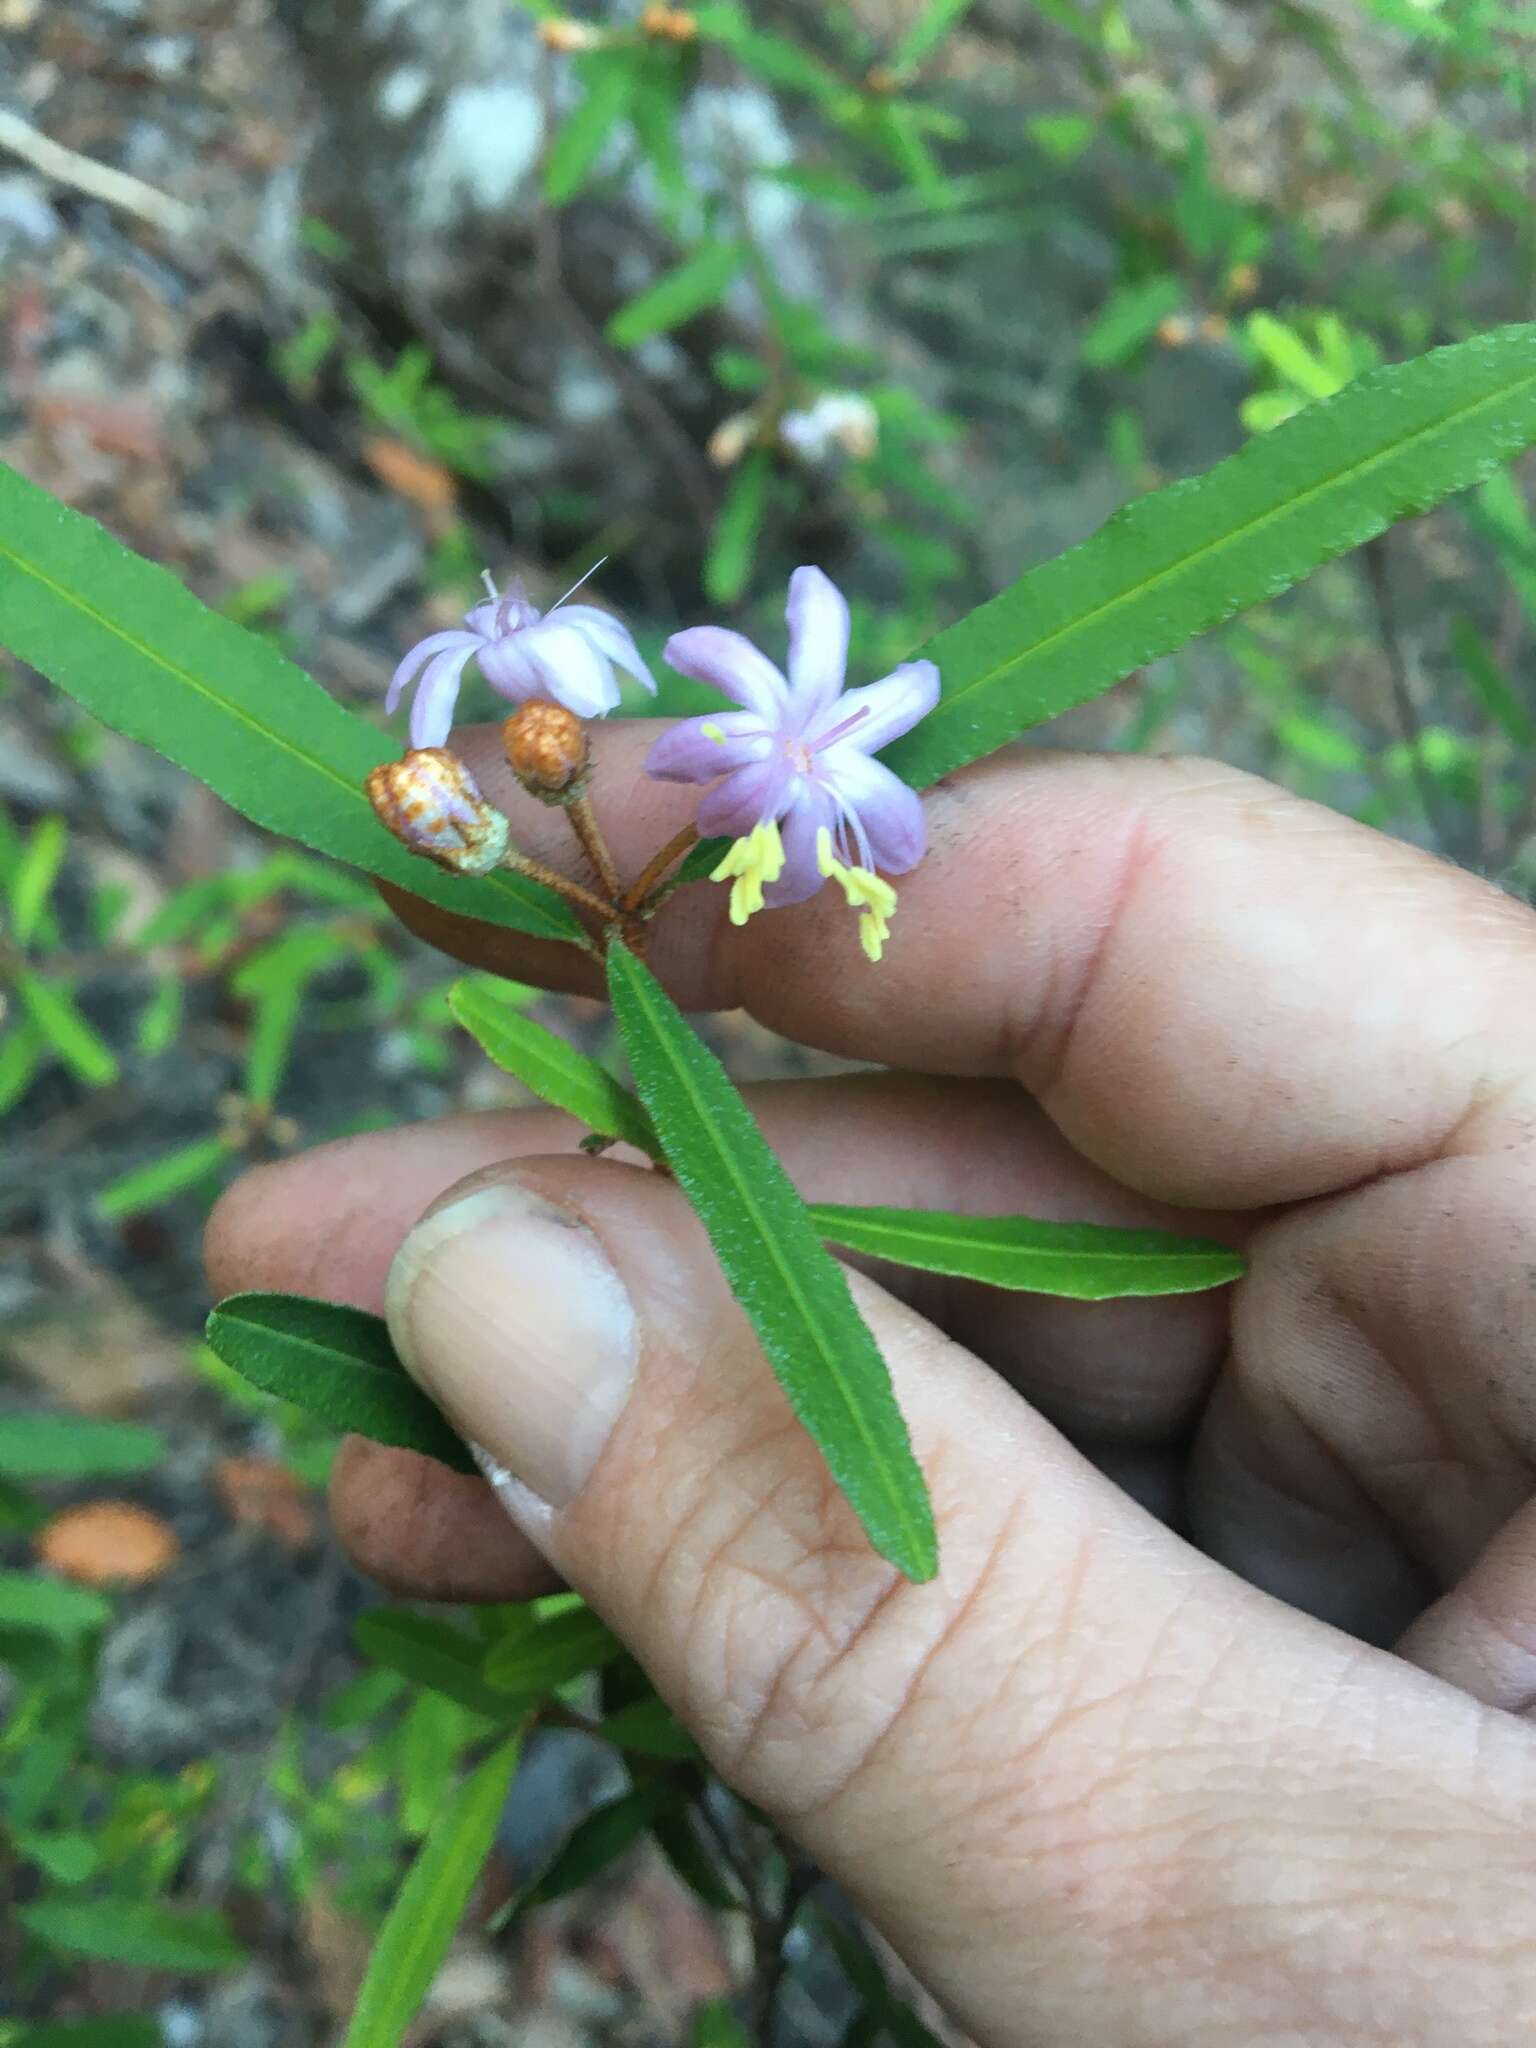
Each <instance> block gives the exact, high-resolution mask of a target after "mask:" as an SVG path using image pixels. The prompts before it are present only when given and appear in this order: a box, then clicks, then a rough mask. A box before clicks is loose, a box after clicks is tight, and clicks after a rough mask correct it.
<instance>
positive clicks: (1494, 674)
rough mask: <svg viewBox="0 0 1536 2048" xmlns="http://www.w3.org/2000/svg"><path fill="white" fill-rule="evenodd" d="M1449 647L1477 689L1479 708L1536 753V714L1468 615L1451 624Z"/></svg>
mask: <svg viewBox="0 0 1536 2048" xmlns="http://www.w3.org/2000/svg"><path fill="white" fill-rule="evenodd" d="M1451 648H1452V651H1453V652H1454V653H1455V656H1456V660H1457V662H1458V664H1459V665H1460V668H1461V672H1462V674H1463V675H1464V676H1465V677H1466V679H1467V681H1468V682H1469V683H1470V684H1471V685H1472V688H1473V689H1474V690H1475V691H1476V692H1477V695H1478V698H1479V699H1480V701H1481V703H1482V706H1483V709H1484V710H1485V711H1486V712H1487V713H1488V715H1489V717H1490V718H1491V719H1492V720H1493V721H1494V723H1495V724H1496V725H1498V726H1499V727H1500V728H1501V729H1502V731H1503V733H1504V736H1505V738H1506V739H1509V740H1512V741H1513V742H1514V744H1515V745H1516V746H1517V747H1521V748H1523V749H1526V750H1528V751H1530V752H1531V753H1536V716H1533V715H1532V713H1531V709H1530V706H1529V705H1528V704H1526V703H1525V701H1524V699H1523V698H1521V696H1520V695H1519V694H1518V692H1517V691H1516V690H1515V688H1514V686H1513V684H1512V683H1511V682H1510V680H1509V678H1508V677H1507V676H1506V675H1505V673H1504V671H1503V669H1502V668H1500V666H1499V663H1498V660H1497V658H1496V657H1495V655H1494V652H1493V649H1492V648H1491V647H1490V646H1489V645H1488V642H1487V641H1486V640H1485V639H1484V638H1483V636H1482V634H1481V633H1479V632H1478V630H1477V628H1476V627H1475V626H1474V625H1473V624H1472V622H1471V620H1470V619H1457V620H1455V621H1454V622H1453V623H1452V626H1451Z"/></svg>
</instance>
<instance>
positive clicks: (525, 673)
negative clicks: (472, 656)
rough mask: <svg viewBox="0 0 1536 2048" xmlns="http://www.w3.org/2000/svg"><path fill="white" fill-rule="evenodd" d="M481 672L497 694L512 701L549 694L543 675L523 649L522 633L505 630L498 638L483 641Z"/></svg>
mask: <svg viewBox="0 0 1536 2048" xmlns="http://www.w3.org/2000/svg"><path fill="white" fill-rule="evenodd" d="M480 673H481V675H483V676H484V677H485V680H486V681H487V682H488V683H489V684H490V686H491V688H492V689H493V690H494V691H495V692H496V694H497V696H498V697H505V698H506V699H507V701H508V703H510V704H523V703H526V702H527V700H528V699H529V698H530V697H539V696H547V695H548V687H547V685H546V684H545V681H544V678H543V677H542V676H541V675H540V674H539V671H538V670H537V669H536V668H535V667H534V665H533V663H532V661H530V660H529V658H528V656H527V655H526V654H525V653H524V652H523V642H522V635H521V634H520V633H504V634H503V635H502V637H501V638H500V639H499V640H486V641H483V642H482V643H481V647H480Z"/></svg>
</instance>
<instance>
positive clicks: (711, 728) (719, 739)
mask: <svg viewBox="0 0 1536 2048" xmlns="http://www.w3.org/2000/svg"><path fill="white" fill-rule="evenodd" d="M699 731H700V732H701V733H703V735H704V737H705V739H707V740H713V741H714V743H715V745H716V746H717V747H723V746H724V745H725V728H724V726H721V725H716V724H715V721H714V720H713V719H710V720H709V721H708V722H707V723H706V724H704V725H701V726H700V727H699Z"/></svg>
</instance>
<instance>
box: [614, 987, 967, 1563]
mask: <svg viewBox="0 0 1536 2048" xmlns="http://www.w3.org/2000/svg"><path fill="white" fill-rule="evenodd" d="M621 971H623V972H625V973H627V972H628V969H627V967H626V968H625V969H623V970H621ZM631 986H632V988H633V989H634V990H635V992H636V993H637V994H638V996H639V1000H640V1004H641V1007H642V1008H643V1009H644V1010H645V1012H646V1014H647V1016H648V1017H649V1018H650V1020H651V1022H652V1024H653V1025H656V1013H655V1010H654V1007H653V1005H652V1003H651V1000H650V994H649V991H648V990H647V989H646V987H645V984H644V982H643V981H641V980H640V979H639V977H638V976H637V977H635V978H634V979H633V981H632V983H631ZM667 1021H668V1020H667V1019H666V1018H665V1016H663V1017H662V1019H661V1024H660V1025H657V1028H656V1033H655V1043H656V1044H657V1045H658V1046H660V1048H661V1050H662V1051H663V1053H664V1054H665V1056H666V1058H667V1062H668V1064H669V1066H670V1067H671V1068H672V1071H673V1073H674V1074H675V1075H676V1076H677V1077H678V1078H679V1080H680V1081H681V1082H682V1085H683V1089H684V1091H685V1093H686V1094H687V1096H688V1099H689V1101H690V1103H691V1105H692V1106H693V1109H694V1111H695V1113H696V1116H697V1118H698V1121H699V1124H700V1126H701V1128H702V1130H703V1132H704V1134H705V1137H706V1139H707V1140H708V1141H709V1143H710V1145H711V1147H712V1148H713V1149H714V1151H715V1152H716V1155H717V1157H718V1158H719V1159H720V1160H721V1161H722V1162H723V1164H724V1167H725V1171H726V1174H727V1177H728V1178H729V1179H730V1181H731V1183H732V1185H733V1186H734V1187H735V1188H736V1189H737V1191H738V1193H739V1196H740V1199H741V1202H742V1205H743V1207H744V1208H745V1209H746V1211H747V1213H748V1215H749V1216H750V1217H751V1219H752V1222H753V1224H754V1225H755V1226H756V1227H757V1232H758V1236H759V1238H760V1240H761V1242H762V1244H763V1245H764V1246H765V1248H766V1249H767V1251H768V1255H769V1258H770V1260H771V1261H772V1264H773V1266H774V1269H775V1271H776V1272H778V1273H779V1274H780V1275H781V1276H782V1278H783V1282H784V1286H785V1290H786V1292H787V1293H788V1294H789V1295H790V1297H791V1298H792V1300H793V1301H794V1302H795V1304H796V1306H797V1307H798V1309H799V1311H800V1313H801V1315H802V1317H803V1318H804V1320H805V1322H806V1323H807V1325H808V1326H809V1327H810V1328H811V1329H812V1330H813V1331H815V1332H816V1334H817V1336H818V1338H819V1339H820V1340H821V1349H822V1350H823V1352H824V1353H825V1355H826V1357H827V1358H828V1360H829V1362H830V1364H831V1367H832V1376H833V1378H834V1380H835V1381H836V1383H837V1385H838V1387H839V1388H840V1390H841V1391H842V1394H843V1400H844V1404H845V1406H846V1407H847V1409H848V1412H849V1414H850V1415H851V1416H852V1418H853V1423H854V1427H855V1429H856V1430H857V1432H858V1434H859V1436H860V1438H861V1440H862V1441H863V1444H864V1447H865V1449H866V1450H867V1451H868V1452H869V1454H870V1469H872V1470H873V1471H875V1472H877V1473H878V1474H879V1475H880V1488H881V1491H882V1492H883V1493H885V1494H886V1496H887V1498H888V1499H889V1500H890V1501H891V1503H892V1504H893V1506H894V1508H895V1512H896V1519H897V1525H898V1526H899V1527H900V1528H901V1529H903V1530H904V1531H905V1532H906V1540H907V1544H908V1556H909V1558H910V1560H911V1561H912V1562H913V1563H914V1564H918V1563H919V1562H920V1561H921V1560H922V1558H923V1557H924V1555H925V1552H926V1548H927V1546H926V1544H925V1542H924V1541H923V1538H924V1536H925V1533H926V1532H925V1531H924V1530H923V1529H922V1528H921V1527H920V1526H919V1525H918V1524H917V1523H915V1522H914V1520H913V1518H912V1516H911V1514H910V1513H909V1512H908V1510H907V1507H906V1505H905V1503H904V1502H903V1500H902V1498H901V1495H900V1493H899V1491H898V1490H897V1489H896V1488H895V1486H894V1485H893V1484H892V1483H891V1481H890V1480H889V1478H888V1477H887V1476H886V1473H885V1454H884V1450H883V1448H882V1446H881V1445H880V1444H878V1443H877V1442H876V1440H875V1438H874V1437H873V1436H872V1435H871V1434H870V1431H869V1428H868V1425H867V1423H866V1422H865V1420H864V1417H863V1414H862V1411H861V1409H860V1407H859V1404H858V1403H857V1402H856V1401H854V1400H853V1399H852V1398H851V1397H850V1395H849V1392H848V1383H847V1379H846V1376H845V1375H844V1373H843V1372H842V1370H841V1368H840V1364H839V1360H838V1356H837V1348H836V1346H835V1345H834V1344H832V1343H831V1342H830V1341H829V1333H828V1332H827V1330H826V1329H825V1327H824V1326H823V1324H822V1322H821V1319H820V1317H819V1316H817V1315H815V1314H813V1313H812V1311H811V1308H810V1306H809V1304H808V1303H807V1301H806V1298H805V1296H804V1294H803V1292H802V1291H801V1288H800V1285H799V1282H798V1280H797V1278H796V1275H795V1270H794V1268H793V1266H791V1265H790V1264H789V1263H788V1261H787V1260H785V1259H784V1258H783V1257H782V1256H781V1254H780V1251H779V1248H778V1245H777V1243H776V1242H775V1240H774V1237H773V1234H772V1232H771V1231H770V1230H769V1229H767V1228H766V1227H765V1219H764V1217H763V1213H762V1210H761V1207H760V1205H759V1203H758V1201H757V1198H756V1196H755V1195H754V1193H753V1191H752V1189H751V1187H750V1185H749V1183H748V1182H747V1181H746V1180H745V1178H744V1177H743V1176H742V1175H741V1174H740V1173H739V1172H738V1170H737V1167H736V1163H735V1161H734V1160H733V1159H732V1157H731V1154H730V1152H729V1150H728V1149H727V1148H725V1147H722V1146H719V1145H717V1144H716V1143H715V1133H714V1128H713V1125H712V1124H711V1122H710V1119H709V1115H708V1105H707V1104H706V1103H705V1102H704V1100H703V1098H702V1097H701V1096H700V1094H699V1092H698V1090H697V1088H696V1087H695V1085H694V1081H693V1076H692V1074H691V1072H690V1071H689V1069H688V1067H687V1066H686V1065H685V1064H684V1063H682V1062H680V1061H678V1060H676V1059H674V1057H673V1053H672V1046H671V1042H670V1039H669V1038H668V1035H667V1032H666V1030H665V1029H664V1028H662V1027H664V1026H665V1025H666V1023H667ZM749 1113H750V1112H749ZM817 1249H818V1250H820V1246H818V1247H817ZM854 1312H855V1314H857V1309H855V1311H854ZM870 1341H871V1343H872V1344H873V1341H874V1340H873V1338H871V1340H870ZM892 1398H893V1399H894V1395H893V1397H892Z"/></svg>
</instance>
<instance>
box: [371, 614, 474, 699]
mask: <svg viewBox="0 0 1536 2048" xmlns="http://www.w3.org/2000/svg"><path fill="white" fill-rule="evenodd" d="M478 645H479V642H478V641H477V639H476V637H475V635H474V634H473V633H466V632H465V631H464V629H463V628H462V627H459V628H457V629H456V630H455V631H453V632H451V633H429V634H428V635H427V637H426V639H425V640H418V641H417V642H416V645H415V646H414V647H413V648H412V649H411V651H410V653H409V654H408V655H406V657H405V659H404V660H403V661H402V662H401V664H400V666H399V667H398V668H397V669H396V670H395V672H394V674H393V675H392V676H391V677H390V679H389V688H388V690H387V691H386V692H385V695H384V709H385V710H386V711H388V712H395V711H398V710H399V708H400V699H401V697H402V696H403V695H404V694H405V686H406V684H407V683H408V682H409V681H410V680H411V677H412V676H413V675H415V673H416V671H417V670H418V669H420V668H423V667H424V666H425V665H426V663H427V662H429V661H430V660H431V659H432V657H433V655H434V654H442V653H444V652H446V650H447V649H448V648H450V647H460V646H462V647H463V648H464V649H465V657H466V659H467V658H468V656H469V655H470V654H472V653H473V652H474V650H475V648H476V647H477V646H478Z"/></svg>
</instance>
